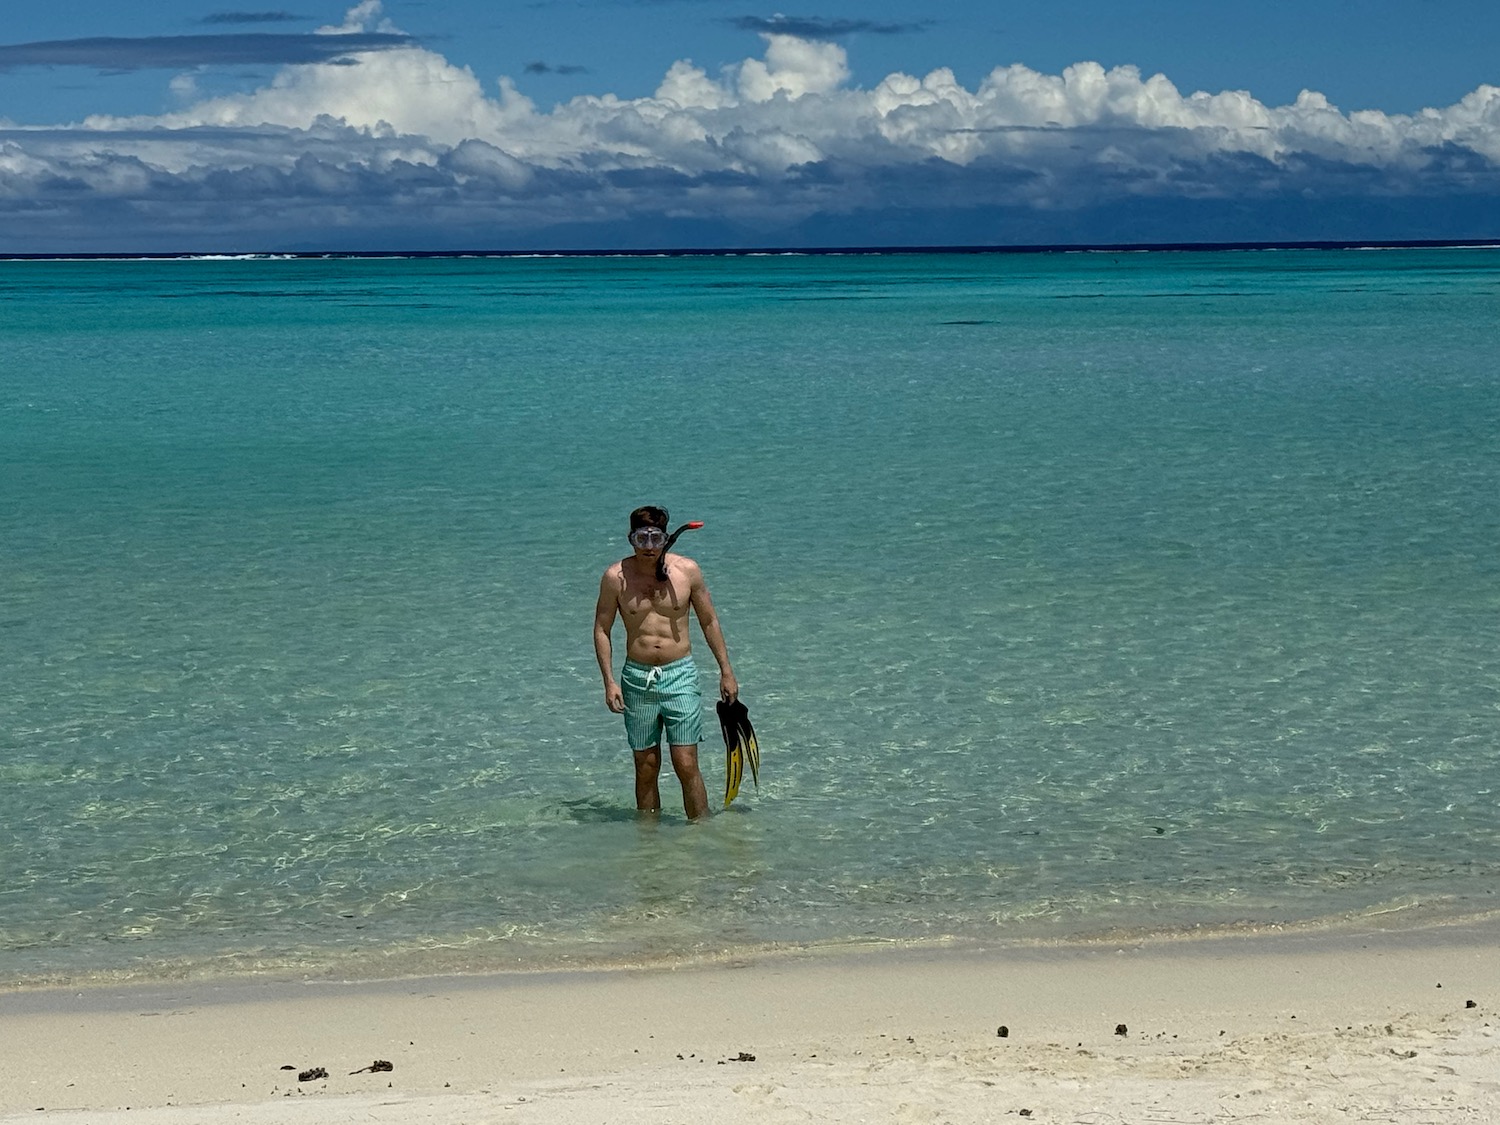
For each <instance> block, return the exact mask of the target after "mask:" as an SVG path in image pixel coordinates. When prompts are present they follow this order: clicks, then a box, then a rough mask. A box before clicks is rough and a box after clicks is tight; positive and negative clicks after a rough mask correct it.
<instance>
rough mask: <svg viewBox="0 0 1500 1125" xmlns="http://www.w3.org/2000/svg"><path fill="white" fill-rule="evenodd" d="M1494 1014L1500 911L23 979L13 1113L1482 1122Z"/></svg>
mask: <svg viewBox="0 0 1500 1125" xmlns="http://www.w3.org/2000/svg"><path fill="white" fill-rule="evenodd" d="M1497 1012H1500V942H1497V941H1496V930H1495V927H1494V926H1492V925H1484V926H1463V927H1447V928H1438V929H1428V930H1423V931H1411V932H1404V933H1378V934H1377V933H1371V934H1358V935H1355V934H1338V935H1328V934H1323V935H1296V934H1281V935H1257V936H1252V937H1234V938H1211V939H1196V940H1189V939H1182V940H1156V941H1151V942H1146V943H1130V944H1108V943H1100V944H1092V945H1088V946H1072V947H1066V948H1060V949H1059V948H1051V949H993V950H956V949H922V950H916V949H869V950H860V951H855V952H848V951H846V952H841V953H815V954H809V953H793V954H767V955H759V956H755V957H748V958H745V959H743V960H734V961H728V962H723V963H717V964H710V965H693V966H677V967H671V968H651V969H632V970H610V971H593V972H574V973H514V974H499V975H493V976H476V977H441V978H428V979H420V980H400V981H383V982H376V983H338V982H328V981H301V982H294V981H285V980H282V981H261V980H254V981H246V980H238V981H229V982H217V983H185V984H180V985H152V986H149V987H133V988H109V989H93V990H86V991H78V990H65V989H52V990H34V991H21V992H13V993H9V994H6V995H4V996H3V997H0V1042H3V1043H4V1045H5V1051H4V1064H3V1069H0V1121H4V1122H11V1121H21V1120H28V1121H36V1120H39V1119H42V1117H43V1116H45V1119H47V1120H56V1121H64V1122H90V1123H95V1122H97V1123H101V1125H102V1123H114V1122H125V1121H129V1122H133V1123H137V1125H139V1123H141V1122H147V1123H150V1122H159V1123H161V1125H168V1123H177V1122H190V1121H191V1122H230V1121H234V1122H249V1123H257V1125H271V1123H282V1122H285V1123H288V1125H293V1123H297V1125H303V1123H307V1125H311V1123H327V1125H341V1123H344V1122H355V1121H359V1122H417V1121H420V1122H435V1123H447V1125H458V1123H461V1122H462V1123H470V1122H498V1121H505V1122H520V1123H551V1122H606V1121H610V1122H636V1121H639V1122H652V1123H653V1125H658V1123H662V1122H679V1121H680V1122H688V1121H697V1120H704V1119H707V1120H714V1121H728V1122H737V1121H745V1122H749V1121H756V1122H768V1121H769V1122H781V1121H786V1122H792V1121H808V1120H819V1121H903V1122H905V1121H910V1122H926V1121H932V1122H938V1121H945V1122H955V1123H957V1122H981V1121H986V1122H988V1121H997V1120H1012V1119H1014V1120H1018V1121H1019V1120H1030V1121H1036V1122H1087V1123H1090V1125H1101V1123H1107V1122H1155V1123H1161V1122H1173V1123H1177V1122H1210V1121H1213V1122H1221V1121H1275V1122H1303V1121H1306V1122H1326V1121H1361V1122H1372V1121H1374V1122H1383V1121H1391V1122H1401V1123H1403V1125H1411V1123H1419V1122H1434V1123H1436V1122H1445V1123H1446V1122H1454V1121H1469V1120H1471V1121H1493V1120H1497V1119H1500V1039H1497V1023H1500V1021H1497V1018H1496V1015H1497ZM377 1060H378V1061H380V1062H382V1063H385V1062H388V1063H389V1064H390V1069H389V1070H386V1069H384V1067H379V1068H375V1069H369V1068H371V1066H372V1064H373V1063H375V1062H376V1061H377ZM318 1068H321V1069H322V1070H326V1072H327V1075H328V1076H327V1077H326V1078H324V1077H316V1078H309V1079H308V1080H306V1081H300V1080H299V1076H300V1075H301V1074H302V1073H303V1072H307V1071H314V1072H315V1071H316V1069H318Z"/></svg>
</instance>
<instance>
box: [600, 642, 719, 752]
mask: <svg viewBox="0 0 1500 1125" xmlns="http://www.w3.org/2000/svg"><path fill="white" fill-rule="evenodd" d="M620 691H621V694H623V695H624V696H625V737H626V738H628V739H629V740H630V748H631V749H632V750H634V751H637V752H639V751H641V750H650V749H652V748H653V747H655V746H659V745H660V744H661V736H662V731H663V730H664V729H665V731H666V734H667V745H669V746H693V745H696V744H697V743H698V741H699V740H700V739H701V738H702V737H703V693H702V692H701V691H700V690H699V689H698V666H697V665H696V664H694V663H693V658H692V657H691V656H684V657H683V658H682V659H681V660H674V661H672V663H670V664H638V663H636V661H634V660H627V661H626V662H625V667H624V668H623V669H621V671H620Z"/></svg>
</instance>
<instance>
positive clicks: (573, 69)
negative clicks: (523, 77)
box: [526, 62, 589, 74]
mask: <svg viewBox="0 0 1500 1125" xmlns="http://www.w3.org/2000/svg"><path fill="white" fill-rule="evenodd" d="M588 72H589V69H588V67H586V66H571V65H568V64H562V65H554V64H552V63H545V62H529V63H527V64H526V73H527V74H587V73H588Z"/></svg>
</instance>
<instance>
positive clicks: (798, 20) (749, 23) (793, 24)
mask: <svg viewBox="0 0 1500 1125" xmlns="http://www.w3.org/2000/svg"><path fill="white" fill-rule="evenodd" d="M724 22H725V23H727V24H729V25H730V26H732V27H737V28H739V29H740V30H741V31H754V32H758V33H760V34H762V35H793V36H796V37H797V38H799V39H841V38H843V37H844V36H846V35H855V34H857V33H859V32H866V33H868V34H871V35H908V34H911V33H913V32H918V31H926V30H927V29H928V28H929V27H931V26H932V23H931V21H929V20H921V21H919V22H917V23H881V22H879V21H877V20H848V19H836V20H830V19H820V18H818V17H816V16H810V17H799V16H780V15H777V16H770V17H764V16H736V17H732V18H729V19H726V20H725V21H724Z"/></svg>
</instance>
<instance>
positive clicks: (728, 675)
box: [719, 672, 740, 699]
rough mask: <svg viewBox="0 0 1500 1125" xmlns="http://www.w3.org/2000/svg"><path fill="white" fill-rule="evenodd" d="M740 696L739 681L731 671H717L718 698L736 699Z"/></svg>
mask: <svg viewBox="0 0 1500 1125" xmlns="http://www.w3.org/2000/svg"><path fill="white" fill-rule="evenodd" d="M739 697H740V682H739V680H737V679H735V678H734V673H733V672H720V673H719V698H720V699H738V698H739Z"/></svg>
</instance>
